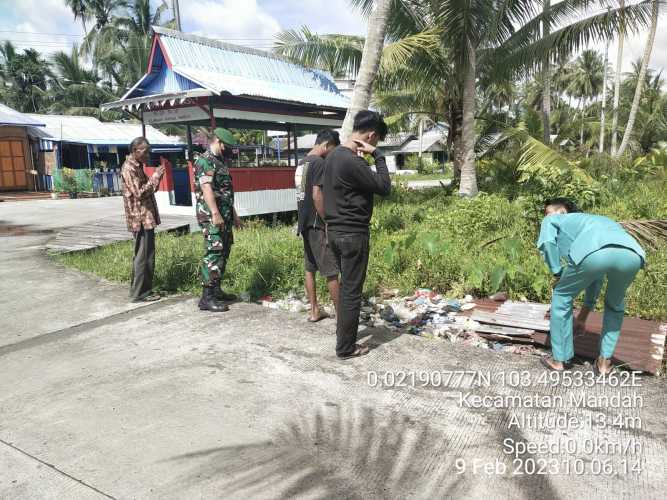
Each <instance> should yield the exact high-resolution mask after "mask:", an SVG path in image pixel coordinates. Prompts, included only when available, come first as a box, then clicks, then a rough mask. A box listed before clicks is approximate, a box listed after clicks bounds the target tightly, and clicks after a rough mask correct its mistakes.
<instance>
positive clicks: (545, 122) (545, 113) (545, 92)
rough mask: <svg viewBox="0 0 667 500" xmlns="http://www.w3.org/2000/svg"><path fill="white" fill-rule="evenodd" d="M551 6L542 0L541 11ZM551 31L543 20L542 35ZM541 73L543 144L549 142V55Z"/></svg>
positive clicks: (545, 0) (549, 0) (549, 1)
mask: <svg viewBox="0 0 667 500" xmlns="http://www.w3.org/2000/svg"><path fill="white" fill-rule="evenodd" d="M550 8H551V0H544V6H543V12H544V14H547V13H548V12H549V9H550ZM550 31H551V29H550V26H549V22H548V21H545V22H544V26H543V30H542V33H543V36H545V37H546V36H547V35H549V32H550ZM542 73H543V79H544V88H543V89H542V128H543V129H544V136H543V139H544V141H543V142H544V144H550V143H551V73H550V68H549V56H548V55H547V56H546V57H545V58H544V62H543V63H542Z"/></svg>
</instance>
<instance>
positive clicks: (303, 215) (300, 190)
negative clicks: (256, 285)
mask: <svg viewBox="0 0 667 500" xmlns="http://www.w3.org/2000/svg"><path fill="white" fill-rule="evenodd" d="M339 144H340V139H339V138H338V132H336V131H335V130H329V129H327V130H322V131H321V132H320V133H319V134H317V137H316V139H315V146H314V147H313V149H311V150H310V152H309V153H308V155H306V157H305V158H304V159H303V161H302V163H301V165H300V167H301V168H300V170H301V176H300V178H299V176H297V182H296V184H297V205H298V210H299V228H298V232H299V234H300V235H302V236H303V251H304V267H305V270H306V295H307V296H308V301H309V302H310V317H309V318H308V321H310V322H313V323H314V322H317V321H320V320H322V319H324V318H327V317H328V314H327V313H326V312H325V311H321V310H320V306H319V303H318V302H317V292H316V289H315V272H316V271H319V272H320V274H321V275H322V276H324V277H325V278H326V279H327V286H328V288H329V295H331V300H333V302H334V306H335V307H336V308H337V307H338V267H337V266H336V260H335V258H334V256H333V253H332V252H331V249H330V248H329V246H328V245H327V240H326V232H325V225H324V202H323V198H322V179H323V174H324V158H325V157H326V156H327V155H328V154H329V152H330V151H332V150H333V149H334V148H335V147H336V146H338V145H339Z"/></svg>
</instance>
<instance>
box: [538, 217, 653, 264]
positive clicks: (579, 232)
mask: <svg viewBox="0 0 667 500" xmlns="http://www.w3.org/2000/svg"><path fill="white" fill-rule="evenodd" d="M609 245H617V246H621V247H625V248H629V249H630V250H632V251H634V252H635V253H636V254H637V255H639V256H640V257H641V258H642V267H644V264H645V262H646V254H645V253H644V250H643V249H642V247H641V246H639V243H637V240H635V239H634V238H633V237H632V236H630V235H629V234H628V233H627V232H626V231H625V229H623V227H622V226H621V225H620V224H619V223H618V222H616V221H613V220H611V219H609V218H607V217H603V216H601V215H591V214H584V213H574V214H555V215H548V216H547V217H545V218H544V220H543V221H542V227H541V229H540V237H539V239H538V240H537V248H538V249H539V250H540V253H541V254H542V257H543V258H544V261H545V262H546V263H547V266H549V269H550V270H551V273H552V274H554V275H559V274H561V272H562V271H563V260H565V261H566V262H567V263H568V264H572V265H575V266H577V265H579V264H580V263H581V261H583V260H584V259H585V258H586V257H587V256H588V255H590V254H592V253H593V252H595V251H597V250H600V249H601V248H603V247H606V246H609Z"/></svg>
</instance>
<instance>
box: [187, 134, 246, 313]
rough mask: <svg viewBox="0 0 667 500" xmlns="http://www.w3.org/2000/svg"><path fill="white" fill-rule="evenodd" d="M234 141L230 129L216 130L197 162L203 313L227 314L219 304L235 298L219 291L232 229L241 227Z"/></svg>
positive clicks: (229, 250) (196, 192)
mask: <svg viewBox="0 0 667 500" xmlns="http://www.w3.org/2000/svg"><path fill="white" fill-rule="evenodd" d="M234 142H235V141H234V136H233V135H232V133H231V132H230V131H229V130H227V129H224V128H216V129H215V130H214V131H213V134H211V136H210V137H209V148H208V150H207V151H206V152H205V153H203V154H202V155H200V156H199V158H197V161H196V162H195V194H196V198H197V222H199V227H201V229H202V234H203V235H204V243H205V246H206V253H205V254H204V258H203V259H202V263H201V277H202V286H203V293H202V297H201V300H200V301H199V309H201V310H204V311H214V312H224V311H227V310H229V307H228V306H227V305H225V304H222V303H220V302H219V301H231V300H235V299H236V296H235V295H232V294H228V293H225V292H224V291H223V290H222V289H221V288H220V283H221V280H222V277H223V275H224V273H225V267H226V266H227V259H228V258H229V254H230V252H231V249H232V244H233V243H234V235H233V232H232V226H236V227H239V226H240V225H241V221H240V219H239V217H238V215H237V214H236V211H235V210H234V188H233V187H232V177H231V175H230V173H229V167H228V166H227V160H228V158H229V157H231V155H232V144H234Z"/></svg>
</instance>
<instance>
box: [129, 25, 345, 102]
mask: <svg viewBox="0 0 667 500" xmlns="http://www.w3.org/2000/svg"><path fill="white" fill-rule="evenodd" d="M153 29H154V31H155V33H156V36H157V37H159V40H160V44H158V50H156V51H155V54H154V56H153V61H152V62H153V71H152V73H151V74H150V75H147V76H146V77H144V78H142V80H141V81H140V82H139V83H138V84H137V85H136V86H135V87H134V88H133V89H132V90H131V91H130V92H128V93H127V94H126V95H125V96H124V97H123V100H125V99H132V98H136V97H144V96H152V95H159V94H168V93H175V92H182V91H187V90H192V89H197V88H202V89H207V90H210V91H213V92H214V93H216V94H222V93H230V94H232V95H236V96H241V95H245V96H251V97H263V98H269V99H276V100H280V101H288V102H297V103H306V104H313V105H316V106H322V107H331V108H339V109H345V108H347V107H348V106H349V100H348V98H347V97H345V96H343V95H342V94H341V93H340V91H339V90H338V88H337V87H336V84H335V83H334V82H333V80H332V78H331V77H330V76H329V75H327V74H326V73H324V72H322V71H318V70H313V69H308V68H304V67H302V66H298V65H296V64H292V63H290V62H287V61H285V60H283V59H281V58H279V57H277V56H276V55H274V54H271V53H269V52H264V51H261V50H254V49H249V48H246V47H239V46H236V45H231V44H227V43H222V42H219V41H216V40H211V39H208V38H204V37H199V36H194V35H189V34H184V33H181V32H178V31H172V30H168V29H165V28H158V27H155V28H153ZM162 48H164V51H165V53H164V54H163V53H162ZM165 59H166V60H167V61H168V62H169V63H171V68H169V67H168V65H167V64H166V61H165Z"/></svg>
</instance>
